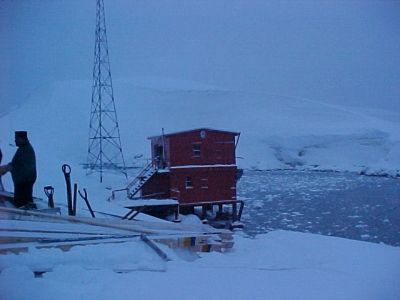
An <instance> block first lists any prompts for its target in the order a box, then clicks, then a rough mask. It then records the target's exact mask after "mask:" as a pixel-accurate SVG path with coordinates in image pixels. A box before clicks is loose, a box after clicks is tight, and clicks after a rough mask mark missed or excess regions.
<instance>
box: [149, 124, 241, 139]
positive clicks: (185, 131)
mask: <svg viewBox="0 0 400 300" xmlns="http://www.w3.org/2000/svg"><path fill="white" fill-rule="evenodd" d="M201 130H205V131H214V132H220V133H227V134H234V135H235V136H238V135H240V132H234V131H227V130H219V129H212V128H204V127H203V128H196V129H189V130H184V131H177V132H171V133H167V134H164V136H172V135H177V134H182V133H188V132H194V131H201ZM161 136H162V135H154V136H150V137H148V139H153V138H158V137H161Z"/></svg>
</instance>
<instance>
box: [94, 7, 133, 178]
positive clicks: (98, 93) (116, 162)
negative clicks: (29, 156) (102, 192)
mask: <svg viewBox="0 0 400 300" xmlns="http://www.w3.org/2000/svg"><path fill="white" fill-rule="evenodd" d="M87 167H88V170H92V171H98V172H100V182H103V169H118V170H120V171H121V172H122V173H123V174H125V177H127V174H126V166H125V160H124V156H123V154H122V147H121V138H120V134H119V127H118V120H117V112H116V110H115V102H114V93H113V87H112V80H111V69H110V59H109V55H108V45H107V34H106V20H105V13H104V0H97V5H96V41H95V47H94V67H93V86H92V106H91V112H90V125H89V147H88V157H87ZM88 173H89V171H88Z"/></svg>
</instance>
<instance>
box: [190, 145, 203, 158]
mask: <svg viewBox="0 0 400 300" xmlns="http://www.w3.org/2000/svg"><path fill="white" fill-rule="evenodd" d="M200 146H201V145H200V144H192V154H193V156H195V157H199V156H200V154H201V147H200Z"/></svg>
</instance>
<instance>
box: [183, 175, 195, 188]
mask: <svg viewBox="0 0 400 300" xmlns="http://www.w3.org/2000/svg"><path fill="white" fill-rule="evenodd" d="M185 186H186V188H187V189H192V188H193V181H192V177H189V176H188V177H186V180H185Z"/></svg>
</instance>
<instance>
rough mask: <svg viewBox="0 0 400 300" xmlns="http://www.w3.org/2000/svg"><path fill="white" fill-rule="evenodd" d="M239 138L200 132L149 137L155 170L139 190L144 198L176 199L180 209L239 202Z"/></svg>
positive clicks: (227, 133)
mask: <svg viewBox="0 0 400 300" xmlns="http://www.w3.org/2000/svg"><path fill="white" fill-rule="evenodd" d="M239 136H240V133H238V132H229V131H222V130H215V129H208V128H200V129H194V130H189V131H183V132H176V133H171V134H165V135H160V136H153V137H149V139H150V141H151V154H152V160H153V167H154V169H152V168H149V170H148V171H147V172H144V173H143V178H142V179H143V184H142V185H141V186H140V187H139V188H137V189H140V190H141V195H142V197H152V198H172V199H176V200H178V202H179V204H180V205H182V204H196V203H204V202H220V201H224V202H226V201H235V200H236V181H237V173H238V169H237V166H236V157H235V150H236V146H237V143H238V140H239ZM146 173H148V174H146Z"/></svg>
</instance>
